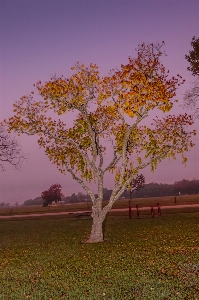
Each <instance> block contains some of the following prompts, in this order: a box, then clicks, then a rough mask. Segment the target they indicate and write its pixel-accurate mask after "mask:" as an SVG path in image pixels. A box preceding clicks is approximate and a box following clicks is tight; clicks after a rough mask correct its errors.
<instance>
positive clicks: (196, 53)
mask: <svg viewBox="0 0 199 300" xmlns="http://www.w3.org/2000/svg"><path fill="white" fill-rule="evenodd" d="M191 46H192V50H190V51H189V54H188V55H185V58H186V59H187V61H188V62H189V63H190V66H189V67H188V68H187V69H188V70H189V71H191V72H192V75H193V76H195V77H196V80H195V82H194V83H193V86H192V88H191V89H189V90H188V91H187V92H186V93H185V96H184V103H183V107H184V108H186V109H192V111H193V115H194V116H195V117H196V118H198V119H199V38H196V37H195V36H194V37H193V38H192V41H191Z"/></svg>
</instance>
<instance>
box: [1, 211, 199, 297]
mask: <svg viewBox="0 0 199 300" xmlns="http://www.w3.org/2000/svg"><path fill="white" fill-rule="evenodd" d="M91 222H92V221H91V220H90V219H79V220H76V219H75V218H66V217H64V218H59V219H46V218H43V219H36V220H27V219H26V220H24V219H20V220H6V221H5V220H1V221H0V236H1V240H0V299H3V300H21V299H34V300H35V299H38V300H42V299H48V300H50V299H53V300H54V299H70V300H72V299H74V300H77V299H92V300H95V299H96V300H98V299H107V300H108V299H114V300H118V299H128V300H129V299H140V300H141V299H142V300H143V299H149V300H152V299H154V300H157V299H158V300H160V299H164V300H166V299H184V300H185V299H192V300H193V299H194V300H196V299H199V234H198V231H199V213H198V212H196V213H178V214H176V213H172V214H164V215H163V216H162V217H157V218H154V219H153V218H151V217H150V216H147V215H146V216H145V217H142V218H140V219H136V218H134V219H131V220H128V219H127V218H126V216H109V217H108V220H107V224H106V231H105V241H104V243H99V244H83V243H81V241H82V240H84V239H85V238H86V237H87V236H88V234H89V231H90V229H91V224H92V223H91Z"/></svg>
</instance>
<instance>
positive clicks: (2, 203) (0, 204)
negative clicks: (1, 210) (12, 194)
mask: <svg viewBox="0 0 199 300" xmlns="http://www.w3.org/2000/svg"><path fill="white" fill-rule="evenodd" d="M9 206H10V204H9V203H5V202H1V203H0V207H9Z"/></svg>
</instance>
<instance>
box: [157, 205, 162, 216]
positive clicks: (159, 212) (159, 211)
mask: <svg viewBox="0 0 199 300" xmlns="http://www.w3.org/2000/svg"><path fill="white" fill-rule="evenodd" d="M157 207H158V216H161V209H160V204H159V203H157Z"/></svg>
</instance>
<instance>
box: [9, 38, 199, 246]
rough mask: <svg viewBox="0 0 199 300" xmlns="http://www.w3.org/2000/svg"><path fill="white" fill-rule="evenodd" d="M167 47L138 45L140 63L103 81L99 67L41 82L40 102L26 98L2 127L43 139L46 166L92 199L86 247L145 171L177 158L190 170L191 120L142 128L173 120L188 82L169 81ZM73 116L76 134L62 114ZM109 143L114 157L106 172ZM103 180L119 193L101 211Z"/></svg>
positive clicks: (100, 234) (79, 68)
mask: <svg viewBox="0 0 199 300" xmlns="http://www.w3.org/2000/svg"><path fill="white" fill-rule="evenodd" d="M162 46H163V44H156V45H154V44H147V45H146V44H144V43H143V44H141V45H139V46H138V49H137V57H136V58H134V59H133V58H130V57H129V59H128V63H127V64H126V65H121V68H120V69H119V70H112V71H111V72H110V74H108V76H105V77H104V78H101V77H100V75H99V71H98V67H97V66H96V65H93V64H90V66H89V67H85V66H84V65H80V64H79V63H77V64H76V65H75V67H74V68H72V69H73V70H75V71H76V73H75V74H74V75H72V76H71V77H70V78H69V79H64V77H63V76H61V77H56V76H54V77H53V78H51V80H50V81H48V82H46V83H45V84H44V85H42V84H41V81H39V82H37V83H36V85H35V88H36V89H37V91H38V92H39V94H40V96H41V97H42V98H43V100H41V101H40V100H37V101H34V100H33V94H34V92H32V94H30V95H29V96H23V97H22V98H21V99H20V100H19V101H17V102H16V103H15V104H14V112H15V115H14V116H13V117H12V118H10V119H9V120H8V121H5V122H6V123H7V124H8V126H9V129H10V131H17V132H18V133H19V134H20V133H23V134H28V135H38V137H39V138H38V143H39V145H40V146H41V147H43V148H44V150H45V152H46V155H47V156H48V157H49V159H50V160H51V161H52V162H53V163H54V164H55V165H57V168H58V169H59V170H60V171H61V172H62V173H65V172H69V173H70V174H71V175H72V177H73V179H75V180H76V181H77V182H79V184H81V186H82V187H83V188H84V190H85V191H86V193H87V194H88V195H90V198H91V200H92V217H93V225H92V229H91V233H90V237H89V238H88V241H87V242H90V243H93V242H102V241H103V239H104V237H103V230H102V224H103V221H104V220H105V217H106V215H107V213H108V211H109V210H110V209H111V208H112V206H113V204H114V203H115V201H117V199H119V197H120V196H121V195H122V193H123V192H124V191H125V189H126V188H130V184H131V182H132V180H133V178H135V177H136V176H137V174H139V171H140V170H142V169H143V168H145V167H146V166H148V165H150V166H151V169H152V170H153V171H154V169H155V168H156V166H157V164H158V163H160V162H161V161H162V160H163V159H165V158H167V157H168V158H175V155H176V154H177V153H180V154H181V155H182V162H183V163H185V162H186V160H187V159H186V157H185V155H184V154H185V152H186V151H188V149H189V148H190V147H193V146H194V143H193V142H192V137H193V136H194V135H195V131H189V130H188V126H189V125H191V124H192V123H193V121H192V117H191V116H188V115H187V114H185V115H179V116H171V115H166V116H165V117H164V118H162V119H160V118H158V117H156V118H155V119H154V121H153V123H152V124H151V126H146V125H144V124H143V125H142V124H141V123H142V121H143V120H144V119H146V118H149V117H150V111H152V110H154V109H159V110H160V111H162V112H169V111H170V110H171V109H172V107H173V103H174V102H175V101H177V100H173V97H175V95H176V90H177V87H178V85H180V84H182V83H183V82H184V80H183V79H182V77H181V76H180V75H177V77H172V78H171V79H169V78H168V72H167V71H166V70H165V67H164V66H163V64H162V63H161V61H160V58H161V55H162ZM91 104H94V105H92V107H91ZM91 108H92V109H91ZM49 110H52V111H54V113H55V114H58V115H59V116H60V118H59V119H58V118H56V119H54V120H53V117H52V114H51V116H49V115H47V113H48V111H49ZM74 110H76V111H78V113H79V114H78V116H77V117H76V119H75V120H74V126H73V127H72V128H67V126H66V124H65V122H64V121H66V120H67V119H66V118H64V117H65V114H66V113H68V112H73V111H74ZM127 120H130V121H127ZM106 138H108V139H109V140H110V142H111V145H112V155H113V157H112V160H111V161H110V163H109V164H108V165H107V166H105V165H104V154H105V151H106V147H105V146H103V141H104V139H106ZM106 172H111V173H112V174H113V173H114V174H115V186H114V189H113V191H112V194H111V196H110V199H109V201H108V204H107V205H106V206H105V207H103V208H102V200H103V185H104V175H105V173H106ZM92 180H94V182H95V183H96V180H97V185H98V196H97V197H95V194H94V193H93V192H92V190H91V189H90V188H89V187H88V185H87V183H86V182H89V183H90V182H91V181H92Z"/></svg>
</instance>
